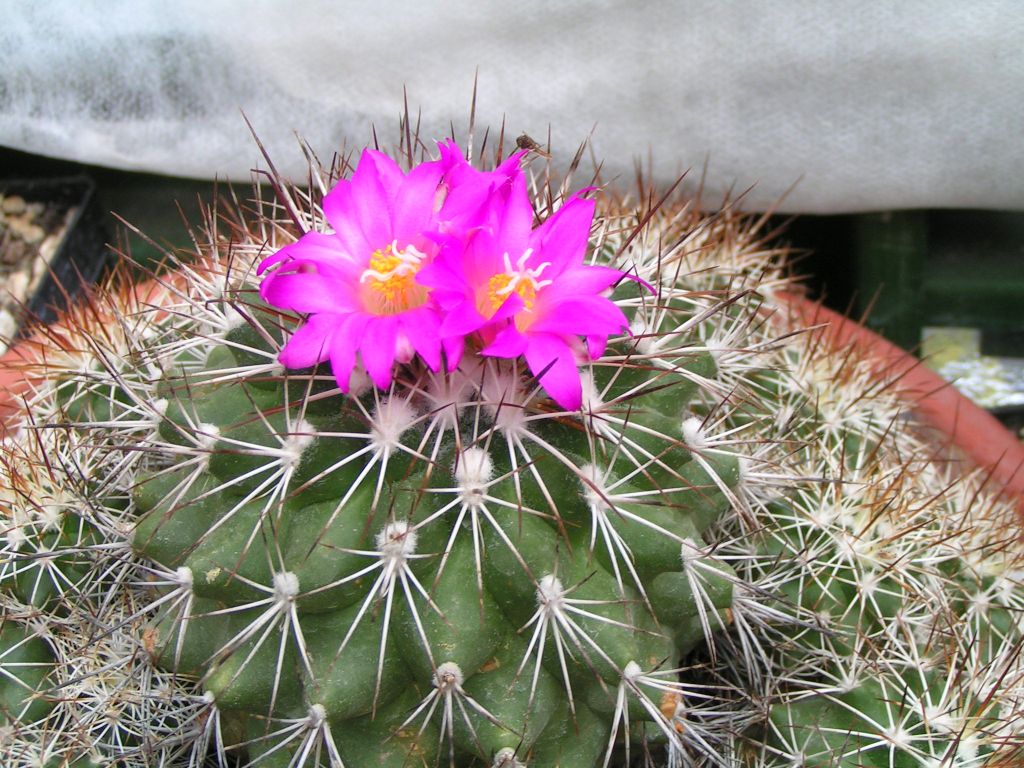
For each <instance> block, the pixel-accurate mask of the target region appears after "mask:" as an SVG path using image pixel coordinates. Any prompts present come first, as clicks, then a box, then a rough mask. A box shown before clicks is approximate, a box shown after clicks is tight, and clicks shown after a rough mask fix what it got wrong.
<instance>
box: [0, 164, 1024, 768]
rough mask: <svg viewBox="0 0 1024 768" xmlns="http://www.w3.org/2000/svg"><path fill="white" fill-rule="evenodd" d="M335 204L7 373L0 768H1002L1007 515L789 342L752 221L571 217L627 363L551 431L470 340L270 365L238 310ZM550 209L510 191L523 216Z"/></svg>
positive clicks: (294, 210) (334, 173)
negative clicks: (388, 376)
mask: <svg viewBox="0 0 1024 768" xmlns="http://www.w3.org/2000/svg"><path fill="white" fill-rule="evenodd" d="M414 146H420V145H417V144H414ZM406 149H409V147H408V145H406V147H404V148H403V150H402V151H400V152H399V153H397V154H396V156H402V155H403V154H404V155H405V156H406V157H411V149H410V150H409V152H405V150H406ZM482 154H483V153H482V152H481V155H482ZM497 154H498V155H499V158H498V160H499V161H500V160H501V158H500V150H499V151H498V153H497ZM480 162H481V163H483V162H484V161H483V160H481V161H480ZM495 166H498V162H497V161H496V162H495V163H494V164H492V165H490V166H489V167H492V168H493V167H495ZM499 167H500V166H499ZM347 172H348V168H347V166H346V164H345V163H343V162H339V163H337V164H336V165H335V166H334V167H332V168H329V169H323V168H320V167H319V166H318V165H317V164H316V163H314V164H313V166H312V168H311V176H310V179H311V189H310V190H304V189H300V188H296V187H293V186H290V185H288V184H286V183H285V182H284V181H283V180H281V179H279V178H275V179H274V182H275V188H276V192H277V200H276V201H275V202H269V201H266V200H263V199H262V197H261V194H262V193H261V192H260V190H259V188H257V189H256V199H255V201H254V202H253V203H252V204H246V205H238V204H237V203H235V204H229V203H225V204H224V206H223V207H222V208H221V209H220V210H219V211H211V212H210V215H209V217H208V219H207V221H206V224H205V229H204V233H203V235H202V237H197V249H196V250H197V253H196V254H191V255H190V256H189V257H188V258H185V259H178V260H176V267H177V270H176V271H175V272H174V273H172V274H170V275H166V276H163V277H159V278H157V280H156V282H155V283H152V284H151V285H150V287H148V288H144V289H139V288H137V287H132V286H131V285H130V284H122V285H120V286H113V287H111V288H110V289H109V290H107V291H106V292H103V293H100V294H98V295H97V296H96V297H94V301H93V303H92V304H91V305H89V306H87V307H79V308H77V309H74V310H72V311H71V312H70V313H69V315H68V316H67V317H66V318H65V319H64V320H63V321H62V323H61V324H59V325H58V326H56V327H54V328H52V329H49V330H48V331H47V332H46V336H45V341H44V342H43V343H42V344H41V345H40V347H39V350H38V354H37V355H36V358H35V360H34V361H33V362H31V363H28V364H26V367H25V373H26V375H27V376H28V378H29V379H30V380H31V382H32V387H33V388H32V391H31V393H30V395H29V397H27V398H26V402H25V403H24V407H23V408H22V409H21V415H20V419H21V421H20V424H19V428H18V429H17V430H16V431H12V433H11V435H9V437H8V438H7V439H6V441H5V447H4V454H3V455H4V462H3V469H2V471H3V473H4V478H5V483H4V486H5V489H7V488H9V489H10V490H5V492H4V493H5V495H4V496H3V498H2V509H0V511H2V513H3V515H4V518H5V520H6V526H5V528H6V530H5V533H6V544H5V546H4V560H3V563H2V572H0V589H2V592H0V595H2V601H3V606H4V608H3V610H4V619H3V621H4V624H3V626H2V627H0V663H2V664H3V673H2V677H3V679H2V681H0V682H2V683H3V686H2V687H0V701H3V702H4V710H3V716H4V718H5V724H4V726H3V731H2V732H0V743H2V744H3V747H2V748H3V749H4V750H5V754H9V755H11V756H12V758H11V761H13V762H12V764H14V765H26V766H28V765H47V766H49V765H54V766H57V765H90V764H107V763H109V762H111V761H118V764H124V765H139V766H142V765H187V766H200V765H211V764H212V765H223V766H227V765H235V764H239V765H259V766H347V768H360V767H361V766H369V765H374V766H409V765H458V766H464V765H465V766H469V765H479V766H520V765H522V766H536V767H537V768H542V767H545V766H562V767H563V768H577V767H579V768H583V767H586V768H590V766H599V765H600V766H608V765H632V764H650V765H670V766H682V765H750V766H775V765H779V766H781V765H843V766H890V767H891V766H902V765H908V766H909V765H935V766H939V765H963V766H975V765H982V764H996V763H997V762H999V761H1001V760H1011V759H1012V758H1013V757H1014V756H1015V755H1016V754H1017V752H1018V751H1019V750H1020V747H1021V744H1022V734H1021V730H1022V726H1021V723H1022V722H1024V718H1022V709H1024V698H1022V695H1024V688H1022V671H1024V670H1022V667H1021V662H1020V660H1019V653H1018V651H1019V650H1020V644H1021V630H1022V621H1021V614H1020V611H1021V608H1022V607H1024V592H1022V591H1021V579H1022V574H1024V570H1022V568H1024V562H1022V557H1021V555H1020V554H1019V552H1020V549H1019V546H1017V545H1016V537H1015V534H1014V532H1013V526H1015V525H1016V520H1015V519H1014V517H1013V515H1014V512H1013V509H1012V507H1011V506H1010V505H1009V504H1007V503H1005V502H1003V501H1000V500H999V499H998V498H996V497H995V496H994V495H993V494H992V493H990V492H989V491H988V489H987V488H986V487H985V483H984V478H982V477H978V476H974V475H967V476H958V475H956V474H954V473H953V472H952V471H951V469H950V468H949V467H948V466H946V465H945V464H944V463H942V462H941V461H938V460H930V459H926V458H922V457H925V456H929V455H930V454H929V451H930V450H931V448H930V444H929V443H928V442H927V440H925V439H924V438H923V437H922V436H921V435H920V434H919V432H918V431H916V430H915V428H914V427H913V425H912V424H907V423H906V422H905V420H904V419H903V417H902V411H901V406H900V403H899V401H898V399H897V398H896V397H895V396H894V395H893V394H892V392H891V391H890V388H889V387H888V386H887V385H886V382H879V381H878V380H877V377H876V376H875V375H874V374H872V373H871V369H870V368H869V366H867V364H866V363H865V361H863V360H861V359H859V358H858V357H857V355H856V354H855V353H851V352H850V351H843V350H838V351H837V350H832V349H830V348H828V346H827V345H825V344H824V343H823V341H822V336H821V334H820V333H816V332H799V331H798V329H795V328H793V327H792V326H791V325H790V324H789V323H788V322H787V319H786V318H785V316H784V313H783V312H780V311H779V310H778V306H777V305H776V304H775V303H774V300H773V297H774V294H775V292H776V291H777V290H779V289H780V288H784V287H785V286H786V285H787V284H788V279H787V278H786V277H785V272H784V269H785V266H784V255H785V254H784V253H782V252H781V251H777V250H774V249H772V248H771V247H770V246H768V245H767V244H766V242H765V235H766V233H764V232H763V221H761V220H757V219H752V218H748V217H744V216H741V215H739V214H737V213H736V212H735V211H734V210H733V209H731V208H729V207H727V208H725V209H724V210H722V211H721V212H719V213H717V214H714V215H711V216H703V215H701V214H700V213H699V212H697V211H696V210H695V209H694V207H693V205H692V204H689V203H686V202H685V201H674V202H664V203H663V204H662V205H659V206H655V205H651V204H647V205H643V204H640V205H638V206H633V205H630V204H629V203H628V201H626V200H625V199H614V198H612V196H611V195H610V194H608V195H607V196H606V197H604V198H603V199H602V202H601V206H600V209H599V212H598V216H597V219H596V221H595V224H594V226H593V228H592V230H591V232H590V238H589V239H590V245H589V250H588V255H587V264H590V265H596V266H603V267H606V268H607V267H610V268H612V269H615V270H619V271H620V272H621V273H622V274H624V275H629V276H632V278H633V279H624V280H622V281H621V282H619V283H618V285H617V286H616V287H615V288H614V291H613V292H612V293H611V294H610V296H611V299H610V301H609V303H611V301H614V305H615V306H616V307H617V308H618V310H617V311H621V313H622V316H623V317H624V318H625V320H626V321H627V322H628V331H627V330H625V329H623V331H622V332H620V333H617V334H613V335H612V338H611V339H609V342H608V346H607V348H606V349H605V350H603V353H602V354H599V355H598V354H594V355H591V356H588V357H587V358H586V359H585V360H584V361H583V362H582V363H581V364H580V367H579V376H580V390H581V391H580V402H579V404H578V407H576V406H577V404H576V403H572V404H570V407H566V404H565V399H564V397H562V396H559V395H557V394H555V391H554V390H552V391H549V389H550V386H551V385H549V383H548V382H550V381H552V380H551V379H550V378H547V377H548V369H546V368H544V366H539V367H538V366H536V365H534V363H533V361H531V360H529V359H524V358H522V357H519V356H508V357H495V356H490V355H487V354H482V353H481V349H480V346H479V345H474V344H472V343H471V344H470V345H469V346H468V347H467V349H466V350H465V351H464V352H463V353H462V355H461V358H458V361H457V364H455V365H452V366H451V367H450V368H449V367H445V365H444V364H442V365H433V364H431V362H430V361H429V360H428V359H427V358H426V357H424V356H422V355H419V356H406V358H403V359H402V360H400V361H399V363H398V364H396V366H395V367H394V369H393V380H391V381H390V382H388V383H387V386H385V387H381V386H380V385H381V382H380V381H379V380H377V379H379V377H374V376H373V374H372V372H371V373H370V375H367V373H366V372H364V370H363V369H362V368H360V367H358V366H357V367H356V368H355V370H354V371H353V372H352V373H351V376H339V374H338V369H337V368H336V367H335V368H334V369H333V370H332V365H331V362H332V361H328V360H326V359H325V360H320V361H308V360H307V361H305V362H307V363H309V365H307V366H306V367H299V366H294V367H289V368H285V367H284V366H283V365H282V363H281V360H282V359H284V360H288V359H289V358H288V357H287V355H286V356H285V357H283V358H282V356H281V350H282V348H285V347H286V346H287V345H288V344H289V341H290V340H291V339H293V338H295V334H296V332H297V330H298V329H300V328H303V327H306V324H308V323H309V322H310V321H309V320H308V319H307V318H305V316H303V315H300V314H298V313H296V312H294V311H292V310H290V309H288V308H284V309H282V308H281V307H280V304H277V305H274V304H273V303H268V302H267V301H265V300H264V299H266V298H267V294H268V291H267V290H266V289H265V290H264V291H263V295H262V297H261V293H260V285H261V282H260V281H261V278H260V277H259V276H258V275H257V267H258V265H259V263H260V262H261V261H262V260H264V259H266V258H267V257H270V256H272V254H274V253H277V252H280V251H281V249H282V248H287V247H288V246H290V245H291V244H293V243H295V242H296V241H297V240H298V238H299V237H300V236H301V235H302V233H303V232H310V231H312V232H318V231H320V232H322V231H324V230H325V229H326V228H327V225H326V224H325V220H324V207H325V206H323V205H322V200H323V198H324V196H325V194H326V193H327V190H328V189H330V188H331V187H332V186H333V185H334V184H335V183H336V182H337V181H338V179H339V178H340V177H341V176H343V175H344V174H346V173H347ZM570 186H571V182H570V180H568V179H566V180H562V181H558V182H556V181H553V180H552V179H551V177H550V175H549V172H547V171H544V170H542V171H541V172H539V173H538V174H536V175H535V176H534V189H535V194H534V197H533V208H534V210H535V213H536V215H537V217H538V220H541V221H543V220H549V219H551V217H553V216H555V215H556V211H558V210H565V209H566V208H567V206H569V205H570V204H572V201H573V200H575V199H578V198H569V197H568V194H567V190H568V189H569V188H570ZM641 199H644V198H641ZM650 199H653V198H650ZM524 258H525V257H524ZM520 268H524V267H522V265H520ZM510 270H511V267H510ZM530 274H533V275H534V276H536V277H542V275H541V274H540V272H539V271H536V270H535V271H534V272H533V273H530ZM263 279H264V285H266V282H265V281H266V279H267V278H263ZM534 285H537V286H539V285H540V281H539V280H538V281H535V283H534ZM525 298H526V297H525V296H524V299H525ZM602 300H604V299H602ZM351 342H352V345H353V347H355V346H358V345H359V344H365V343H366V339H362V340H359V339H355V338H353V339H352V340H351ZM359 348H360V350H361V354H362V355H364V356H365V355H367V354H372V351H369V350H367V349H366V348H365V347H364V346H360V347H359ZM385 351H386V350H385ZM446 353H449V354H450V353H451V350H448V349H446ZM449 359H455V358H454V357H450V358H449ZM367 367H368V368H369V367H370V366H367ZM341 390H346V391H341Z"/></svg>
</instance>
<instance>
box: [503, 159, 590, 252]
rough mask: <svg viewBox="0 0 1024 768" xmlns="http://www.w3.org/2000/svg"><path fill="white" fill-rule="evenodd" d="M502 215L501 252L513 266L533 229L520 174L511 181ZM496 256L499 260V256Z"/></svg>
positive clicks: (531, 210) (530, 210) (524, 187)
mask: <svg viewBox="0 0 1024 768" xmlns="http://www.w3.org/2000/svg"><path fill="white" fill-rule="evenodd" d="M502 214H503V215H502V219H501V225H500V227H501V228H500V235H499V237H500V238H501V243H502V245H503V252H504V251H508V253H509V255H510V256H511V258H512V263H513V264H514V263H515V261H516V259H518V258H519V257H520V256H521V255H522V254H523V252H524V251H525V250H526V249H527V248H528V247H529V244H530V239H531V238H530V230H532V229H533V205H531V203H530V195H529V193H528V192H527V191H526V177H525V176H523V175H522V174H520V175H518V176H516V177H515V178H513V179H512V189H511V192H510V194H509V197H508V201H507V203H506V204H505V207H504V211H503V212H502ZM588 233H589V230H588ZM498 256H499V258H500V257H501V254H498Z"/></svg>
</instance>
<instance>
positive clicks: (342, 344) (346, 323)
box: [331, 315, 366, 392]
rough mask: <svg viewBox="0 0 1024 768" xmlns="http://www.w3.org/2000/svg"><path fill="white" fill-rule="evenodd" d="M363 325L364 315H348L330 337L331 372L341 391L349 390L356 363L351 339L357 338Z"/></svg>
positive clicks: (364, 321) (364, 323) (354, 348)
mask: <svg viewBox="0 0 1024 768" xmlns="http://www.w3.org/2000/svg"><path fill="white" fill-rule="evenodd" d="M365 325H366V316H365V315H349V316H348V317H347V318H345V319H344V320H343V321H342V322H341V323H339V324H338V327H337V329H336V330H335V332H334V338H333V339H331V372H332V373H333V374H334V378H335V380H336V381H337V382H338V387H339V388H340V389H341V391H342V392H348V391H349V384H350V382H351V379H352V369H353V368H355V365H356V345H355V344H354V343H353V341H352V340H353V339H357V338H359V336H360V335H361V334H362V331H363V328H364V326H365Z"/></svg>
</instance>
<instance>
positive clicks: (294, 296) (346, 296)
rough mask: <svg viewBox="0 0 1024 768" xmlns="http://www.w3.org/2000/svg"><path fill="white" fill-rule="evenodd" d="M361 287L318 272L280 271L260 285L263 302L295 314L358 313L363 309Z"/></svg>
mask: <svg viewBox="0 0 1024 768" xmlns="http://www.w3.org/2000/svg"><path fill="white" fill-rule="evenodd" d="M356 291H357V287H356V286H352V285H349V284H347V283H344V282H341V281H339V280H332V279H330V278H327V277H325V276H323V275H320V274H317V273H316V272H297V273H293V272H285V273H282V272H280V271H278V272H275V273H274V274H272V275H269V276H268V277H267V278H266V279H265V280H264V281H263V282H262V283H261V284H260V298H262V299H263V300H264V301H265V302H267V303H268V304H271V305H272V306H275V307H280V308H281V309H290V310H292V311H293V312H334V313H338V312H342V313H344V312H355V311H357V310H358V309H359V298H358V295H357V292H356Z"/></svg>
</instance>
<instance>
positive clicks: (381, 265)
mask: <svg viewBox="0 0 1024 768" xmlns="http://www.w3.org/2000/svg"><path fill="white" fill-rule="evenodd" d="M426 258H427V254H425V253H423V252H422V251H420V250H417V249H416V248H415V247H413V246H411V245H407V246H406V247H405V248H404V249H402V250H399V248H398V241H397V240H394V241H392V242H391V245H389V246H387V247H386V248H379V249H377V250H376V251H374V252H373V254H372V255H371V256H370V264H369V266H368V267H367V268H366V269H365V270H363V274H361V275H360V276H359V282H360V283H365V284H367V287H368V288H369V291H368V292H366V294H364V295H365V297H366V299H367V304H368V305H369V306H368V309H369V310H370V311H373V312H374V313H375V314H379V315H396V314H398V313H399V312H405V311H406V310H407V309H412V308H413V307H418V306H419V305H420V304H422V303H423V302H425V301H426V299H427V292H426V289H425V288H424V287H423V286H421V285H417V284H416V273H417V272H419V271H420V267H421V266H423V262H424V261H425V260H426Z"/></svg>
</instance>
